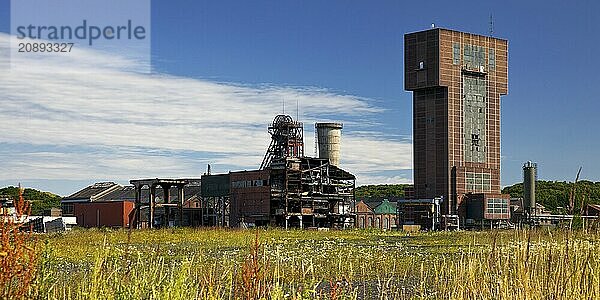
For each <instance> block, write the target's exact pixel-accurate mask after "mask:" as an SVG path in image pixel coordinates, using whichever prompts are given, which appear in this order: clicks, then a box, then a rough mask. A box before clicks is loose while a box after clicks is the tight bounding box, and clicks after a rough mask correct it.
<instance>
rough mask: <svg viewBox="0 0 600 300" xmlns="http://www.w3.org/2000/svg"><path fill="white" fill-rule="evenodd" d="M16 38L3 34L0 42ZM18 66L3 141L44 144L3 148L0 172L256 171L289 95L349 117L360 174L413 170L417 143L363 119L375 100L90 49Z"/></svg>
mask: <svg viewBox="0 0 600 300" xmlns="http://www.w3.org/2000/svg"><path fill="white" fill-rule="evenodd" d="M8 39H9V36H8V35H6V34H2V33H0V44H2V43H7V41H8ZM90 56H91V57H93V58H94V59H93V60H91V62H90V60H89V58H90ZM82 61H84V62H85V63H81V62H82ZM13 64H17V65H18V66H19V67H18V68H14V69H12V70H11V71H9V72H2V73H0V101H1V105H0V128H2V131H1V132H0V143H3V144H5V145H9V147H13V148H14V149H17V148H16V147H15V146H14V144H16V143H20V144H25V145H29V146H30V147H31V148H35V149H36V150H31V151H24V152H23V151H20V152H19V153H16V151H17V150H11V148H8V149H6V150H5V151H0V155H2V156H7V157H4V158H2V159H1V160H0V168H2V169H5V170H10V172H7V173H5V174H2V175H0V179H15V178H46V179H57V178H64V179H82V178H112V177H115V178H116V179H124V178H125V179H126V178H133V177H142V176H198V175H199V174H200V173H201V172H202V171H203V170H200V168H202V165H204V164H205V163H208V162H212V163H216V164H218V165H222V166H228V167H231V168H239V169H250V168H253V167H257V166H258V165H259V164H260V162H261V159H262V155H263V153H264V151H265V150H266V147H267V145H268V143H269V136H268V133H267V132H266V126H267V123H268V122H270V121H271V120H272V118H273V117H274V116H275V115H276V114H278V113H280V111H281V103H282V101H283V100H284V99H285V100H286V101H288V102H291V103H293V105H292V106H293V107H294V110H295V102H296V101H298V102H299V103H300V108H301V112H302V114H301V119H302V120H304V121H305V122H306V121H308V122H312V121H314V120H319V119H320V118H319V117H320V116H324V115H326V116H328V117H331V116H336V118H338V121H342V122H344V123H345V124H346V127H345V131H344V136H343V142H342V143H343V144H342V151H343V158H342V163H343V166H344V167H345V168H347V169H348V170H350V171H352V172H354V173H355V174H357V175H358V177H359V181H360V176H361V174H372V173H373V172H376V171H382V170H385V171H394V170H406V169H410V168H411V161H412V159H411V152H412V147H411V144H410V142H407V141H404V140H401V139H396V138H394V137H389V136H384V135H382V134H380V133H378V132H375V131H373V128H370V127H369V126H367V125H364V123H365V122H366V121H368V120H369V118H374V116H375V115H376V114H377V113H378V112H381V111H382V109H381V108H379V107H376V106H374V105H373V104H372V102H371V101H370V100H369V99H364V98H361V97H356V96H352V95H340V94H336V93H334V92H331V91H328V90H325V89H321V88H313V87H287V86H286V87H281V86H274V85H264V86H245V85H237V84H229V83H218V82H211V81H207V80H199V79H192V78H186V77H178V76H172V75H166V74H140V73H134V72H129V71H128V70H129V69H130V68H131V64H132V62H130V61H127V60H125V59H123V58H119V57H114V56H110V55H106V54H102V53H95V52H92V51H90V50H79V51H78V52H77V53H76V54H74V55H70V54H58V55H48V56H47V57H46V58H45V59H22V58H20V57H15V56H13ZM293 114H295V113H293ZM361 124H362V125H361ZM305 129H306V130H307V136H306V139H305V142H306V144H307V146H306V153H307V154H312V151H311V149H312V147H313V146H312V142H313V139H312V138H311V137H310V136H311V132H310V131H312V126H310V125H308V124H307V125H306V126H305ZM360 130H362V131H360ZM364 130H369V131H368V132H364ZM353 132H356V134H354V133H353ZM10 145H13V146H10ZM49 146H64V147H61V148H58V149H53V150H48V149H47V148H48V147H49ZM71 147H84V148H86V149H94V151H88V152H85V151H83V152H82V151H79V152H77V151H71V150H69V148H71ZM132 149H135V151H132ZM155 151H158V152H166V153H167V154H164V153H163V154H156V153H154V152H155ZM221 171H226V170H221ZM365 176H371V175H365ZM370 178H377V177H373V176H371V177H370ZM386 178H387V179H386ZM379 179H381V180H383V181H385V180H395V179H394V178H393V177H381V178H378V180H379Z"/></svg>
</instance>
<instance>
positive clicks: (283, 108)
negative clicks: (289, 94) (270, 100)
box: [281, 97, 285, 115]
mask: <svg viewBox="0 0 600 300" xmlns="http://www.w3.org/2000/svg"><path fill="white" fill-rule="evenodd" d="M281 105H282V108H281V109H282V111H281V114H282V115H285V97H283V101H281Z"/></svg>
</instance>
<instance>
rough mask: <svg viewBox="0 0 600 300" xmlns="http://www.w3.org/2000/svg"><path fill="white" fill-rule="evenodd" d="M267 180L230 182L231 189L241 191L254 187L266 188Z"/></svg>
mask: <svg viewBox="0 0 600 300" xmlns="http://www.w3.org/2000/svg"><path fill="white" fill-rule="evenodd" d="M268 185H269V180H267V179H258V180H241V181H232V182H231V188H234V189H241V188H248V187H256V186H268Z"/></svg>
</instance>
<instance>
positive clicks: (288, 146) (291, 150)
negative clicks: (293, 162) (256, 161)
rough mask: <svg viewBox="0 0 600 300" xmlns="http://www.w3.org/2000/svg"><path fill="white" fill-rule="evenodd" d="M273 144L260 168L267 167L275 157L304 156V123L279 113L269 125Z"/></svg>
mask: <svg viewBox="0 0 600 300" xmlns="http://www.w3.org/2000/svg"><path fill="white" fill-rule="evenodd" d="M269 134H271V144H270V145H269V148H268V149H267V153H265V157H264V158H263V161H262V164H261V165H260V169H261V170H264V169H265V168H267V167H268V166H269V165H270V164H271V161H272V160H273V159H276V158H286V157H303V156H304V124H302V122H298V121H294V120H293V119H292V117H290V116H288V115H277V116H275V119H274V120H273V123H271V124H270V125H269Z"/></svg>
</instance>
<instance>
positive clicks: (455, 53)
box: [452, 43, 460, 65]
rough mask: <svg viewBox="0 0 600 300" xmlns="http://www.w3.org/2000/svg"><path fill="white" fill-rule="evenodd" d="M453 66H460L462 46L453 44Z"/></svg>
mask: <svg viewBox="0 0 600 300" xmlns="http://www.w3.org/2000/svg"><path fill="white" fill-rule="evenodd" d="M452 64H455V65H460V44H459V43H454V44H452Z"/></svg>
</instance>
